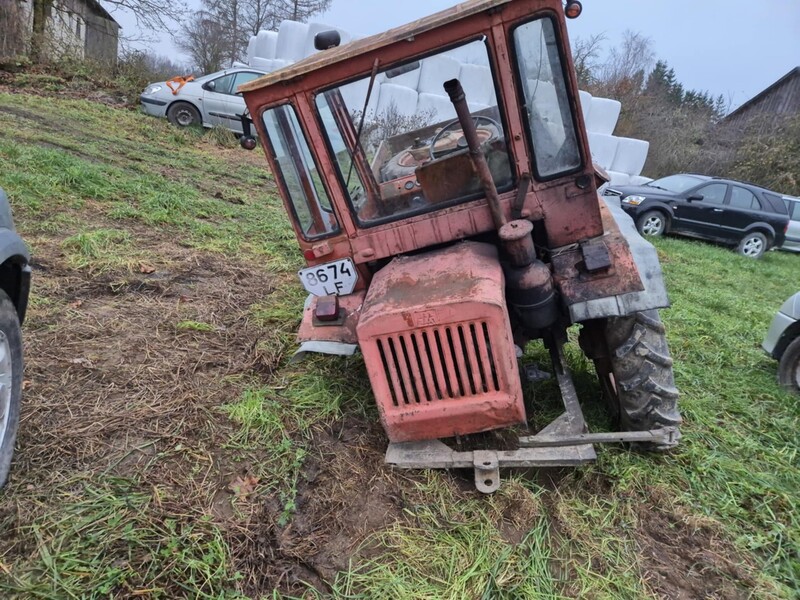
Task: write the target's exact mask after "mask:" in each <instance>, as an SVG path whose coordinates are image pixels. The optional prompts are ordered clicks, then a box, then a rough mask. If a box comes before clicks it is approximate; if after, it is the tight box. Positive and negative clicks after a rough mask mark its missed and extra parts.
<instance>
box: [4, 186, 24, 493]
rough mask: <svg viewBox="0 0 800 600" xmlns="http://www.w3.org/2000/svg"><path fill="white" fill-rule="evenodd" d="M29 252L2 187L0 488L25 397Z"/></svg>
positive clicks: (6, 474) (9, 464)
mask: <svg viewBox="0 0 800 600" xmlns="http://www.w3.org/2000/svg"><path fill="white" fill-rule="evenodd" d="M29 263H30V255H29V253H28V248H27V247H26V246H25V242H23V241H22V238H20V236H19V234H18V233H17V232H16V230H15V229H14V220H13V218H12V217H11V205H10V204H9V202H8V198H7V197H6V195H5V193H4V192H3V190H2V189H0V488H2V487H3V485H5V482H6V479H7V478H8V472H9V470H10V469H11V457H12V455H13V454H14V440H15V439H16V437H17V428H18V427H19V410H20V403H21V398H22V333H21V331H20V327H21V325H22V323H23V321H24V320H25V312H26V311H27V308H28V295H29V292H30V289H31V268H30V264H29Z"/></svg>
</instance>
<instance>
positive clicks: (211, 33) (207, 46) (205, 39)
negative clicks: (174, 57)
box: [177, 11, 230, 73]
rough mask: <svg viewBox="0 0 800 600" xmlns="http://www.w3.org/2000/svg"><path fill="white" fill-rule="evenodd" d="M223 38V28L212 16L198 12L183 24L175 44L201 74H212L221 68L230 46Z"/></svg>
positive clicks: (224, 33) (224, 34)
mask: <svg viewBox="0 0 800 600" xmlns="http://www.w3.org/2000/svg"><path fill="white" fill-rule="evenodd" d="M225 36H226V32H225V29H224V27H222V26H221V25H220V24H219V22H217V20H216V19H215V18H214V15H211V14H209V13H207V12H205V11H199V12H197V13H196V14H195V15H194V17H193V18H192V19H191V20H190V21H188V22H187V23H185V24H184V27H183V32H182V33H181V35H180V36H179V37H178V41H177V43H178V47H179V48H180V49H181V50H183V51H184V52H186V54H188V55H189V57H190V58H191V59H192V62H193V63H194V64H195V66H196V67H197V68H198V69H199V70H200V71H201V72H202V73H213V72H214V71H219V70H220V69H221V68H222V65H223V63H224V62H225V60H226V58H227V57H228V50H229V48H230V44H229V41H228V40H227V38H226V37H225Z"/></svg>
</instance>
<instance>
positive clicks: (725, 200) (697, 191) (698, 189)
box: [687, 181, 731, 206]
mask: <svg viewBox="0 0 800 600" xmlns="http://www.w3.org/2000/svg"><path fill="white" fill-rule="evenodd" d="M712 185H721V186H723V187H724V188H725V194H724V195H723V196H722V202H720V203H719V204H717V203H716V202H707V201H706V197H705V195H704V194H703V189H704V188H707V187H711V186H712ZM687 193H688V192H687ZM730 193H731V186H730V184H728V183H724V182H721V181H707V182H705V183H703V185H700V186H698V187H696V188H695V189H694V190H693V191H692V192H691V193H689V195H690V196H692V195H694V194H700V195H701V196H703V200H702V201H703V202H707V203H708V204H713V205H714V206H727V205H728V198H729V197H730Z"/></svg>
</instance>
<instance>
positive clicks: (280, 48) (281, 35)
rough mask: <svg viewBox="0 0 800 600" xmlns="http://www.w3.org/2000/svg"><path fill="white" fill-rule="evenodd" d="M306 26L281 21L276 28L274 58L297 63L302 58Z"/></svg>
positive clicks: (306, 32) (306, 33) (306, 34)
mask: <svg viewBox="0 0 800 600" xmlns="http://www.w3.org/2000/svg"><path fill="white" fill-rule="evenodd" d="M307 36H308V25H307V24H306V23H297V22H296V21H283V22H282V23H281V26H280V27H279V28H278V45H277V48H276V49H275V58H278V59H281V60H289V61H292V62H297V61H298V60H300V59H302V58H304V54H303V53H304V52H305V50H306V37H307Z"/></svg>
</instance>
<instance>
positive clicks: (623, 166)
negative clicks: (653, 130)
mask: <svg viewBox="0 0 800 600" xmlns="http://www.w3.org/2000/svg"><path fill="white" fill-rule="evenodd" d="M649 149H650V142H645V141H644V140H634V139H632V138H619V146H618V147H617V155H616V156H615V157H614V162H613V163H611V170H612V171H619V172H620V173H627V174H628V175H639V174H641V172H642V169H644V163H645V162H646V161H647V151H648V150H649Z"/></svg>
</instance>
